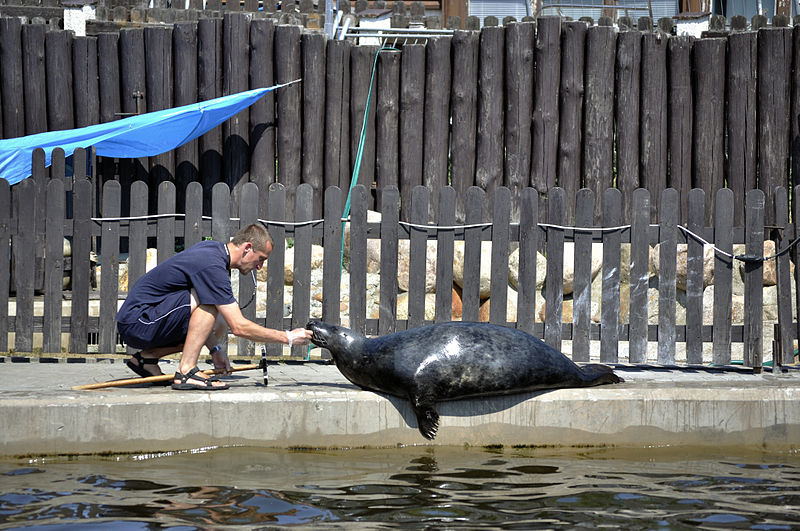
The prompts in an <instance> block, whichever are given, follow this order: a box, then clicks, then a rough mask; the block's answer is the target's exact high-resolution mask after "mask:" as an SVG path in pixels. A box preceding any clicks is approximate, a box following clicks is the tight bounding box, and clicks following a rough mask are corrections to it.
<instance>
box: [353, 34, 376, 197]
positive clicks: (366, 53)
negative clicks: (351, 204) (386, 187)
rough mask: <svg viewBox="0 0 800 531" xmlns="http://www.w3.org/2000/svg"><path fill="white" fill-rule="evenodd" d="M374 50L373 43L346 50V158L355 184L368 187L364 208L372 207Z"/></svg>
mask: <svg viewBox="0 0 800 531" xmlns="http://www.w3.org/2000/svg"><path fill="white" fill-rule="evenodd" d="M377 51H378V48H377V47H376V46H356V47H354V48H353V49H352V50H351V52H350V160H351V162H352V173H353V175H355V174H356V172H358V175H357V176H356V177H355V178H356V179H357V182H358V184H361V185H364V186H365V187H366V188H367V190H370V194H369V206H368V208H369V209H371V210H373V209H374V203H373V200H372V197H371V189H372V183H373V181H374V180H375V112H374V110H375V90H372V85H371V84H370V83H371V82H372V81H373V79H372V71H373V63H374V61H375V58H376V53H377ZM367 111H369V113H368V112H367ZM365 117H366V123H365ZM362 138H363V139H362ZM359 151H361V158H359V156H358V154H359ZM359 164H360V165H359ZM357 166H358V167H357Z"/></svg>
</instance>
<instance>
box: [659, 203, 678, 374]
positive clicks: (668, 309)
mask: <svg viewBox="0 0 800 531" xmlns="http://www.w3.org/2000/svg"><path fill="white" fill-rule="evenodd" d="M678 213H679V209H678V191H677V190H675V189H674V188H667V189H666V190H664V192H663V193H662V194H661V206H660V209H659V215H658V216H659V220H660V225H661V226H660V229H659V241H658V249H659V252H658V257H659V266H658V363H659V364H662V365H671V364H674V363H675V342H676V336H675V312H676V308H675V304H676V275H677V261H676V260H677V252H678V251H677V246H678V228H677V225H678Z"/></svg>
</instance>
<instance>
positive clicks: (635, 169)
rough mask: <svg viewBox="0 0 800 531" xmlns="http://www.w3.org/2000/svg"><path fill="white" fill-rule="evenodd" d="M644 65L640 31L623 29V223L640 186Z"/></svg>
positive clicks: (617, 84) (619, 69)
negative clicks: (640, 125) (640, 111)
mask: <svg viewBox="0 0 800 531" xmlns="http://www.w3.org/2000/svg"><path fill="white" fill-rule="evenodd" d="M641 65H642V34H641V32H639V31H621V32H620V33H619V35H618V36H617V58H616V71H615V73H614V91H615V92H616V95H617V96H616V97H617V105H616V107H615V120H616V123H617V187H618V188H619V189H620V190H621V191H622V220H623V222H624V223H628V222H630V219H631V203H632V201H633V191H634V190H636V189H637V188H638V187H639V101H640V97H641V96H640V95H641V82H640V80H641V68H642V67H641ZM576 212H577V211H576Z"/></svg>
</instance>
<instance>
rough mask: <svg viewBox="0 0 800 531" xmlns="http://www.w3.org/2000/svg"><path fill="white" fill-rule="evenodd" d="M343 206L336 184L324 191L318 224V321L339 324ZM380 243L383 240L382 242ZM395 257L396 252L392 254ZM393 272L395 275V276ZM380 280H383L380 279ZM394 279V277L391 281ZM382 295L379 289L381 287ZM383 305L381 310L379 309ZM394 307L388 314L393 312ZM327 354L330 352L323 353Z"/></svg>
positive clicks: (340, 193) (382, 258)
mask: <svg viewBox="0 0 800 531" xmlns="http://www.w3.org/2000/svg"><path fill="white" fill-rule="evenodd" d="M343 207H344V194H343V193H342V190H341V189H339V188H338V187H336V186H331V187H329V188H327V189H326V190H325V205H324V208H325V221H324V224H323V227H322V231H323V233H322V244H323V247H324V249H323V256H322V320H323V321H326V322H328V323H335V324H340V323H341V319H340V316H339V304H340V302H341V278H342V231H343V224H342V221H341V218H342V208H343ZM382 244H383V242H382ZM385 254H387V253H384V250H383V247H382V248H381V264H382V265H383V260H384V259H385V256H384V255H385ZM394 256H395V257H396V256H397V252H395V253H394ZM396 276H397V275H395V277H396ZM381 280H383V279H381ZM395 281H396V280H395ZM381 295H382V296H383V290H381ZM383 309H384V308H383V305H381V310H382V311H383ZM394 311H395V310H394V309H393V311H392V315H394ZM327 356H330V354H327Z"/></svg>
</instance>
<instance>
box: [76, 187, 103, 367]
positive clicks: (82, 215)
mask: <svg viewBox="0 0 800 531" xmlns="http://www.w3.org/2000/svg"><path fill="white" fill-rule="evenodd" d="M93 191H94V190H93V187H92V183H91V182H89V180H88V179H78V180H76V181H75V182H74V183H73V185H72V203H73V206H72V216H73V217H72V242H71V243H72V256H71V258H72V304H71V309H70V318H69V351H70V352H71V353H75V354H85V353H86V352H87V351H88V340H89V292H90V291H92V287H91V279H90V276H89V275H90V273H91V263H90V262H89V253H90V251H91V249H92V222H91V221H90V219H89V218H90V217H91V216H92V211H91V209H92V201H91V198H92V195H93ZM101 279H102V276H101Z"/></svg>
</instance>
